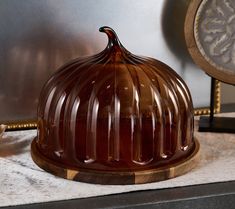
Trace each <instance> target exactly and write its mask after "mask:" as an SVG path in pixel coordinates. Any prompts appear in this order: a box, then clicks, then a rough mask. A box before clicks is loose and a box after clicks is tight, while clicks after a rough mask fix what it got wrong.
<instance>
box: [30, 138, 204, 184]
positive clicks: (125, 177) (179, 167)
mask: <svg viewBox="0 0 235 209" xmlns="http://www.w3.org/2000/svg"><path fill="white" fill-rule="evenodd" d="M199 148H200V145H199V142H198V141H197V140H195V149H194V151H193V153H192V154H191V155H190V156H188V157H187V158H185V159H183V160H181V161H180V162H177V163H175V164H171V165H168V166H164V167H160V168H156V169H150V170H144V171H130V172H104V171H102V172H101V171H95V170H88V169H71V168H66V167H61V165H58V164H56V163H55V162H53V161H51V160H49V159H47V158H46V157H45V156H43V155H42V154H41V153H40V152H39V150H38V148H37V145H36V139H34V140H33V142H32V144H31V155H32V159H33V160H34V162H35V163H36V164H37V165H38V166H39V167H41V168H42V169H44V170H45V171H48V172H49V173H52V174H54V175H56V176H60V177H62V178H65V179H69V180H74V181H81V182H87V183H95V184H113V185H114V184H122V185H124V184H143V183H150V182H156V181H163V180H166V179H170V178H174V177H177V176H180V175H182V174H184V173H187V172H188V171H190V170H191V169H192V168H194V167H195V166H196V164H197V162H198V161H199Z"/></svg>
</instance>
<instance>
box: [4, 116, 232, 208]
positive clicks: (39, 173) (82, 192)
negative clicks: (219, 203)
mask: <svg viewBox="0 0 235 209" xmlns="http://www.w3.org/2000/svg"><path fill="white" fill-rule="evenodd" d="M230 116H235V114H233V115H231V114H230ZM195 130H197V124H196V127H195ZM35 136H36V130H29V131H15V132H7V133H5V134H4V135H3V139H1V140H0V207H1V206H12V205H20V204H29V203H39V202H48V201H55V200H66V199H73V198H85V197H92V196H101V195H108V194H115V193H123V192H129V191H136V190H148V189H162V188H170V187H182V186H187V185H196V184H207V183H214V182H224V181H231V180H235V134H218V133H198V132H196V131H195V137H196V138H198V139H199V142H200V144H201V151H200V155H201V160H200V163H199V165H198V166H197V167H196V168H195V169H193V170H192V171H191V172H189V173H187V174H185V175H183V176H180V177H177V178H174V179H170V180H167V181H162V182H157V183H150V184H142V185H127V186H121V185H120V186H118V185H116V186H112V185H109V186H106V185H96V184H87V183H80V182H74V181H69V180H65V179H62V178H59V177H56V176H53V175H51V174H49V173H47V172H45V171H43V170H41V169H40V168H39V167H37V165H35V164H34V162H33V161H32V159H31V156H30V143H31V141H32V139H33V138H34V137H35Z"/></svg>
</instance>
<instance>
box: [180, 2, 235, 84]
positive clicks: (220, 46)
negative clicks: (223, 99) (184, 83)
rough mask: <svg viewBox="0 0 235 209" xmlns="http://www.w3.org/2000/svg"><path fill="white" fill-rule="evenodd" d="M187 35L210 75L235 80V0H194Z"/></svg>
mask: <svg viewBox="0 0 235 209" xmlns="http://www.w3.org/2000/svg"><path fill="white" fill-rule="evenodd" d="M185 38H186V44H187V47H188V50H189V52H190V54H191V56H192V58H193V59H194V61H195V62H196V64H197V65H199V66H200V67H201V68H202V69H203V70H204V71H205V72H206V73H208V74H209V75H210V76H212V77H214V78H216V79H218V80H221V81H223V82H226V83H230V84H235V1H234V0H192V1H191V3H190V5H189V8H188V11H187V15H186V21H185Z"/></svg>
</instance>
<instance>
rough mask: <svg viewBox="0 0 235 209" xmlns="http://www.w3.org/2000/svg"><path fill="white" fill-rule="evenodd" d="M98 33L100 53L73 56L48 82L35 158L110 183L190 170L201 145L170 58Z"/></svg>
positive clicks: (73, 175) (64, 172) (74, 175)
mask: <svg viewBox="0 0 235 209" xmlns="http://www.w3.org/2000/svg"><path fill="white" fill-rule="evenodd" d="M100 32H104V33H106V34H107V36H108V45H107V47H106V48H105V49H104V50H103V51H102V52H100V53H99V54H97V55H94V56H91V57H85V58H78V59H75V60H72V61H71V62H69V63H67V64H65V65H64V66H62V67H61V68H60V69H59V70H58V71H57V72H56V73H55V74H54V75H52V76H51V78H50V79H49V80H48V81H47V82H46V84H45V85H44V87H43V89H42V92H41V95H40V99H39V105H38V136H37V138H36V139H35V140H34V141H33V143H32V157H33V159H34V161H35V162H36V163H37V164H38V165H39V166H40V167H42V168H44V169H45V170H47V171H49V172H52V173H54V174H56V175H59V176H62V177H64V178H68V179H74V180H80V181H86V182H93V183H105V184H130V183H145V182H152V181H157V180H163V179H167V178H171V177H174V176H177V175H179V174H181V173H184V172H186V171H188V170H189V169H190V168H191V167H192V165H193V164H194V161H195V156H196V152H197V150H198V144H197V142H196V141H195V140H194V138H193V105H192V100H191V96H190V92H189V90H188V88H187V86H186V84H185V82H184V81H183V80H182V79H181V78H180V77H179V75H177V73H176V72H175V71H173V70H172V69H171V68H170V67H169V66H167V65H166V64H164V63H162V62H160V61H158V60H155V59H153V58H147V57H139V56H136V55H133V54H132V53H130V52H129V51H127V50H126V49H125V48H124V47H123V46H122V44H121V43H120V41H119V40H118V38H117V35H116V34H115V32H114V31H113V30H112V29H111V28H109V27H101V28H100ZM182 164H183V165H186V164H187V166H180V165H182ZM172 169H173V170H174V174H173V173H172V172H171V171H172Z"/></svg>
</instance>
